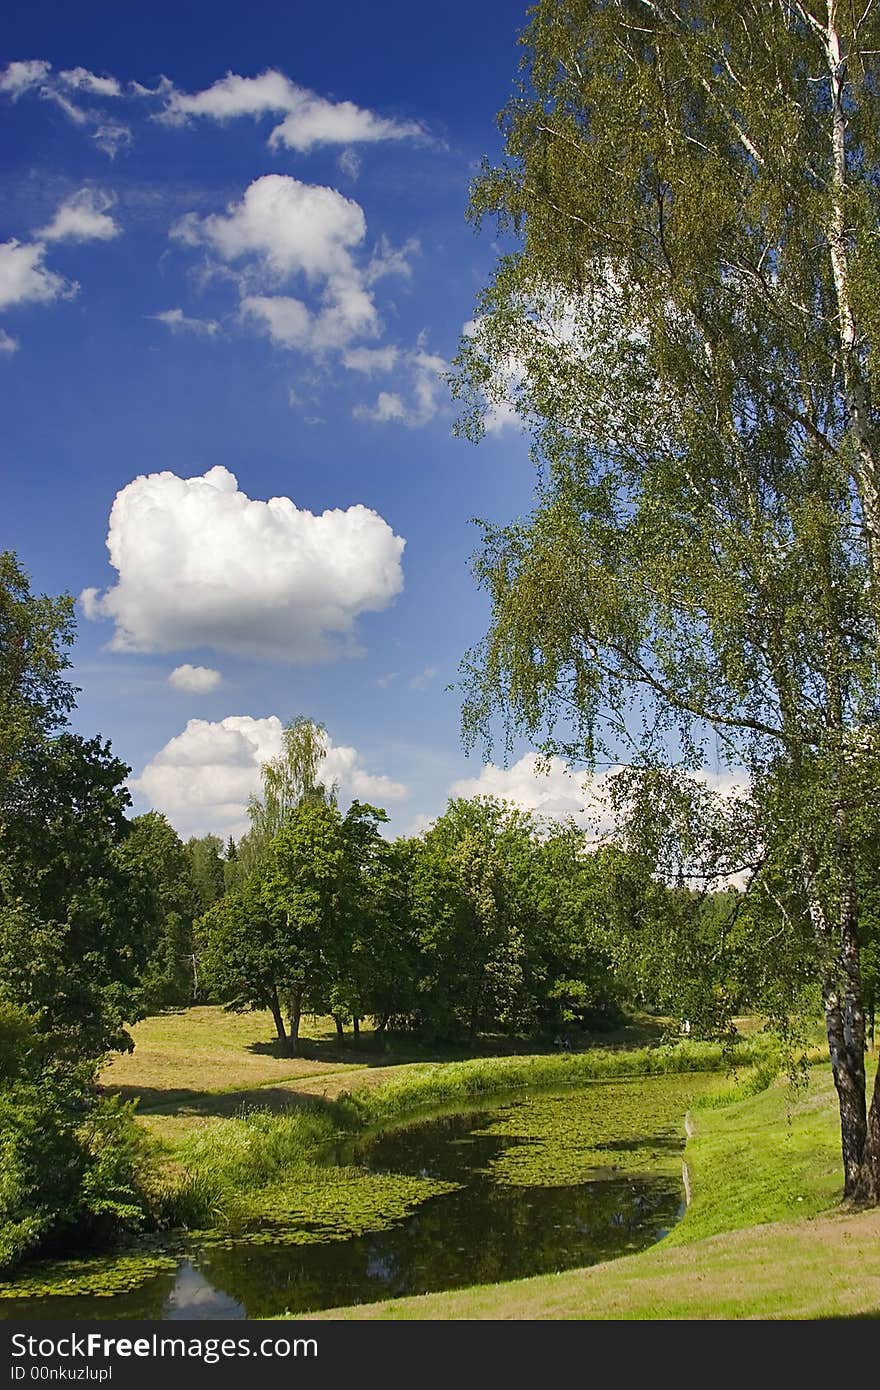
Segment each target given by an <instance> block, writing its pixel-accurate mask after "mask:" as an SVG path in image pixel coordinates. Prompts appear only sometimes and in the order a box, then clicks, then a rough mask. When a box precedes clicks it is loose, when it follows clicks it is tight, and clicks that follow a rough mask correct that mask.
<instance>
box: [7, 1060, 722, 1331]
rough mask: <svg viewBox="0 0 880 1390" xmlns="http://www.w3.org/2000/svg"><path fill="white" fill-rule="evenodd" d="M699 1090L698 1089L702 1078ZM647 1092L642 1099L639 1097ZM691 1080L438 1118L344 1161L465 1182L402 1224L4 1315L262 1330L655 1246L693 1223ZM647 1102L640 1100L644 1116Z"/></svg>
mask: <svg viewBox="0 0 880 1390" xmlns="http://www.w3.org/2000/svg"><path fill="white" fill-rule="evenodd" d="M687 1084H688V1086H689V1087H690V1089H691V1092H692V1091H693V1089H695V1084H697V1078H690V1079H689V1081H688V1083H687ZM634 1087H637V1095H636V1094H635V1093H634V1090H633V1088H634ZM689 1098H690V1096H689V1095H688V1096H687V1097H685V1095H684V1094H683V1092H682V1079H681V1078H657V1079H656V1080H652V1081H644V1080H641V1081H639V1082H615V1083H613V1084H612V1083H592V1084H591V1085H589V1086H585V1087H581V1088H579V1089H578V1090H569V1091H567V1092H564V1093H562V1094H559V1095H547V1094H543V1095H540V1094H539V1095H531V1096H526V1097H522V1096H520V1097H519V1098H517V1099H515V1100H510V1101H507V1102H505V1103H504V1104H493V1106H492V1108H488V1107H487V1108H486V1109H484V1110H481V1111H479V1112H470V1113H467V1114H452V1115H441V1116H434V1117H433V1118H430V1119H426V1120H422V1121H420V1122H419V1123H414V1124H409V1125H406V1126H404V1127H401V1128H398V1129H394V1130H393V1131H390V1132H385V1133H382V1134H379V1135H377V1136H375V1137H373V1138H371V1139H368V1140H367V1141H365V1142H362V1143H361V1144H360V1145H359V1146H358V1147H356V1148H353V1149H351V1150H349V1151H347V1152H346V1153H344V1154H342V1153H341V1154H340V1158H341V1159H342V1160H343V1161H345V1162H347V1163H350V1162H354V1163H356V1164H357V1165H359V1166H361V1167H363V1168H366V1169H367V1170H370V1171H372V1172H383V1173H400V1174H410V1175H414V1176H420V1177H432V1178H438V1179H441V1180H443V1181H445V1182H452V1183H456V1184H458V1186H457V1187H456V1188H455V1190H453V1191H445V1192H443V1193H440V1194H439V1195H434V1196H431V1197H429V1198H428V1199H427V1200H426V1201H424V1202H422V1203H421V1205H420V1206H419V1207H418V1208H417V1209H416V1211H415V1212H414V1213H412V1214H411V1215H409V1216H407V1217H405V1218H404V1219H402V1220H401V1221H399V1222H398V1223H397V1224H395V1225H393V1226H391V1227H390V1229H384V1230H379V1231H372V1232H368V1233H367V1234H364V1235H358V1236H352V1237H351V1238H349V1239H344V1240H333V1241H327V1242H323V1243H313V1244H307V1245H298V1244H289V1243H284V1242H283V1241H280V1242H279V1243H277V1244H271V1243H270V1244H253V1243H251V1242H249V1241H248V1240H247V1239H246V1238H245V1239H231V1240H229V1241H224V1242H223V1244H222V1245H206V1246H204V1247H202V1248H199V1247H198V1246H195V1247H194V1248H193V1249H192V1250H191V1251H190V1252H189V1255H188V1258H186V1259H181V1260H180V1261H179V1263H178V1266H177V1269H176V1271H173V1272H172V1271H169V1272H168V1273H164V1274H160V1275H155V1276H153V1277H151V1278H150V1279H148V1280H146V1281H145V1282H144V1283H142V1284H141V1285H140V1287H139V1288H138V1289H137V1290H136V1291H135V1292H131V1293H125V1294H116V1295H113V1296H111V1297H96V1296H94V1295H89V1296H82V1295H80V1296H75V1297H42V1298H29V1299H18V1298H14V1299H9V1298H3V1299H0V1318H71V1317H73V1318H78V1317H82V1318H169V1319H174V1318H206V1319H207V1318H258V1317H267V1316H271V1315H272V1314H280V1313H284V1312H289V1313H292V1314H296V1313H302V1312H307V1311H311V1310H315V1309H318V1308H332V1307H337V1306H340V1305H343V1304H350V1303H359V1302H372V1301H375V1300H378V1299H385V1298H395V1297H398V1296H400V1295H403V1294H413V1293H426V1292H430V1291H433V1290H438V1289H452V1288H457V1287H461V1286H464V1285H468V1284H481V1283H492V1282H496V1281H498V1280H505V1279H515V1278H519V1277H522V1276H524V1275H529V1274H540V1273H545V1272H549V1271H552V1270H561V1269H568V1268H572V1267H577V1266H582V1265H588V1264H593V1263H595V1262H597V1261H599V1260H605V1259H609V1258H612V1257H613V1256H616V1255H623V1254H627V1253H630V1252H632V1251H635V1250H640V1249H643V1248H644V1247H645V1246H648V1245H651V1244H653V1243H654V1242H655V1241H657V1240H658V1239H660V1238H661V1236H662V1235H664V1234H665V1232H666V1231H667V1230H668V1229H669V1228H670V1226H672V1225H673V1224H674V1223H675V1222H676V1221H677V1220H678V1218H679V1217H680V1215H681V1214H682V1211H683V1192H682V1186H681V1157H680V1151H681V1149H682V1147H683V1144H684V1134H683V1130H682V1126H681V1117H682V1115H683V1112H684V1108H685V1106H686V1104H687V1100H688V1099H689ZM636 1100H637V1103H635V1102H636Z"/></svg>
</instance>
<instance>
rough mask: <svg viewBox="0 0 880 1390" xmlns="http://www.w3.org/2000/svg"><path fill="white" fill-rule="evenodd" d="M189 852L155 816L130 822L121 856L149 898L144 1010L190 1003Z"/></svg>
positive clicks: (192, 888) (193, 898)
mask: <svg viewBox="0 0 880 1390" xmlns="http://www.w3.org/2000/svg"><path fill="white" fill-rule="evenodd" d="M192 843H193V842H192V841H191V842H190V844H192ZM218 843H219V842H218ZM188 851H189V846H186V847H184V845H183V844H182V843H181V841H180V837H179V836H178V834H177V831H176V830H175V829H174V828H173V826H172V825H170V824H169V822H168V820H167V819H166V818H165V816H163V815H161V814H160V813H159V812H158V811H148V812H147V813H146V814H145V815H142V816H136V817H135V819H134V820H133V821H132V822H131V829H130V831H129V833H128V837H127V839H126V841H125V844H124V846H123V848H122V851H121V858H122V862H123V864H124V865H126V866H127V867H128V868H131V869H133V870H134V871H136V872H137V873H139V874H140V876H141V878H142V879H143V880H145V881H146V884H147V887H148V891H149V895H150V919H151V920H150V937H151V946H150V955H149V959H148V960H147V963H146V966H145V968H144V973H143V976H142V990H143V999H144V1003H145V1005H146V1007H147V1008H148V1009H161V1008H166V1007H168V1006H170V1005H175V1004H177V1005H180V1004H188V1003H190V1002H191V1000H192V998H193V994H194V985H195V981H194V973H193V972H194V965H195V947H194V944H193V928H192V924H193V916H194V915H195V911H196V904H197V902H198V898H197V893H198V887H197V884H194V882H193V877H194V876H193V873H192V857H191V855H190V853H189V852H188ZM221 873H222V866H221Z"/></svg>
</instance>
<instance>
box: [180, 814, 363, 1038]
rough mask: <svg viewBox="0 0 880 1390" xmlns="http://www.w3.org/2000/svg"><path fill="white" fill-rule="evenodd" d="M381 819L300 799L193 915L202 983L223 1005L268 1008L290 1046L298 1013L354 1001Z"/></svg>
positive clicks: (351, 1009) (358, 995) (350, 1009)
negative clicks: (247, 866)
mask: <svg viewBox="0 0 880 1390" xmlns="http://www.w3.org/2000/svg"><path fill="white" fill-rule="evenodd" d="M382 817H383V813H382V812H377V811H376V810H375V809H374V808H373V807H370V806H362V805H360V803H358V802H355V803H354V804H353V805H352V807H351V809H350V810H349V812H348V814H347V815H346V816H345V817H343V816H342V814H341V812H340V811H339V808H338V807H337V806H336V805H335V804H333V803H332V802H328V801H324V800H322V799H320V798H310V799H305V800H302V801H300V802H299V804H298V805H297V806H296V807H295V808H294V809H293V810H291V811H289V812H288V815H287V819H286V821H285V823H284V824H283V825H282V827H281V829H280V830H279V831H277V833H276V834H275V835H274V837H273V838H272V840H271V841H270V842H269V845H268V847H267V849H266V852H265V855H264V857H263V861H262V863H261V865H260V867H259V868H258V869H257V870H256V871H255V872H254V873H252V874H251V875H250V877H249V878H248V879H247V880H246V882H245V884H244V886H243V887H242V888H241V889H239V890H238V891H236V892H233V893H230V894H227V895H226V897H224V898H222V899H220V901H219V902H217V903H216V904H215V905H214V907H213V908H212V909H211V910H210V911H209V912H208V913H207V915H206V916H205V917H204V918H203V919H202V921H201V923H200V927H199V930H200V933H201V935H202V937H203V940H204V952H203V957H202V965H203V971H204V974H205V979H206V982H207V983H208V984H209V986H210V988H211V989H212V990H213V991H214V992H215V993H216V994H217V996H218V997H219V998H221V999H222V1000H223V1001H224V1003H226V1005H227V1007H229V1008H232V1009H244V1008H268V1009H270V1010H271V1011H272V1015H273V1018H274V1020H275V1028H276V1032H277V1034H278V1038H279V1040H280V1042H281V1044H282V1046H283V1047H284V1048H285V1050H290V1051H293V1052H296V1051H297V1049H298V1046H299V1027H300V1021H301V1018H302V1015H303V1012H304V1011H306V1010H308V1009H315V1010H318V1009H321V1010H323V1009H326V1008H328V1007H329V1008H333V1007H334V1006H335V1007H337V1008H342V1009H344V1010H345V1011H346V1012H347V1013H348V1014H349V1016H351V1015H353V1014H354V1013H355V1012H356V1010H357V1009H358V1008H361V1007H362V1002H361V1001H362V998H363V997H364V996H363V995H362V990H363V988H364V983H363V978H362V976H361V973H360V972H361V964H360V963H361V960H362V956H363V950H364V933H365V928H364V920H365V915H366V913H367V910H368V909H367V904H368V902H369V895H368V893H367V892H366V891H364V890H363V877H364V875H365V874H366V872H367V870H368V861H369V859H370V856H371V853H372V847H373V844H374V842H375V839H376V838H377V832H376V829H375V825H376V822H377V821H378V820H380V819H381V818H382ZM363 1006H364V1007H365V1003H364V1005H363ZM285 1015H286V1016H287V1026H285Z"/></svg>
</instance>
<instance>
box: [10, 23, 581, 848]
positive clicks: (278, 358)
mask: <svg viewBox="0 0 880 1390" xmlns="http://www.w3.org/2000/svg"><path fill="white" fill-rule="evenodd" d="M524 16H525V7H524V6H520V5H519V4H516V3H502V0H495V2H494V3H485V4H481V5H473V4H462V3H457V0H456V2H455V3H447V4H445V5H443V6H430V7H429V6H414V5H412V4H411V3H388V0H383V3H380V4H377V5H375V6H367V5H363V4H362V3H349V2H348V0H343V2H342V3H340V2H339V0H337V2H336V3H334V4H332V5H325V6H316V5H314V4H311V3H309V4H299V3H285V4H280V3H278V4H266V3H255V4H250V5H248V6H242V5H223V4H211V5H207V4H191V5H188V6H186V7H182V6H180V5H173V6H172V5H169V4H158V5H157V4H152V5H150V6H149V7H146V6H141V5H139V4H130V5H127V6H125V7H121V8H120V7H119V6H118V5H114V6H112V7H111V6H110V5H106V4H94V3H92V4H90V5H88V6H85V7H81V6H77V7H73V6H69V5H46V4H41V3H35V4H31V5H29V6H28V7H17V9H16V11H15V12H14V13H13V14H12V15H11V16H9V17H8V18H7V22H6V25H5V32H4V37H3V43H4V46H5V48H4V52H3V53H2V54H0V72H2V76H0V121H2V122H3V127H4V132H5V136H4V139H3V140H2V142H0V148H2V155H0V158H2V161H3V178H2V201H0V219H2V226H0V242H2V243H3V246H2V249H0V334H2V336H0V358H2V361H0V390H2V392H3V398H4V404H3V418H4V431H3V445H2V450H3V462H2V466H3V475H4V484H3V497H4V508H3V517H4V525H3V537H2V544H3V545H4V546H6V547H11V548H13V549H14V550H16V551H17V552H18V554H19V556H20V558H21V560H22V562H23V564H24V565H25V567H26V568H27V569H28V571H29V572H30V574H31V577H32V582H33V586H34V588H35V589H36V590H38V591H42V592H47V593H58V592H62V591H67V592H70V593H72V594H74V595H76V596H81V597H79V601H78V605H77V612H78V640H77V646H76V653H75V656H76V668H75V679H76V683H77V684H78V685H79V686H80V687H81V691H82V693H81V695H80V699H79V708H78V712H77V725H78V727H79V728H81V729H82V730H83V731H84V732H88V733H91V732H94V731H97V730H100V732H101V733H103V734H104V735H106V736H107V737H109V738H111V739H112V742H113V746H114V749H115V750H116V752H117V753H118V754H119V755H120V756H121V757H122V758H124V759H125V761H126V762H128V763H130V764H131V766H132V768H133V791H134V795H135V806H136V809H138V810H143V809H146V808H147V807H148V806H149V805H155V806H156V807H157V808H158V809H160V810H162V811H164V812H165V813H166V814H167V815H168V816H169V818H170V819H171V820H172V822H173V823H174V824H175V825H176V826H177V828H178V829H179V830H180V831H181V833H182V834H189V833H194V832H202V831H205V830H209V829H211V830H216V831H218V832H220V833H225V832H227V831H229V830H237V829H240V828H241V826H242V824H243V812H242V807H243V805H244V801H245V800H246V795H247V791H248V790H249V789H251V788H252V787H253V786H254V784H255V779H256V776H257V768H258V764H259V760H260V758H261V757H264V756H268V755H269V754H270V753H271V752H272V751H273V749H274V747H275V745H276V744H277V738H278V728H279V727H280V723H279V721H284V720H286V719H288V718H290V717H291V716H293V715H296V714H299V713H304V714H307V715H310V716H312V717H313V718H316V719H319V720H321V721H323V722H324V723H325V724H326V726H327V728H328V731H329V735H330V738H331V740H332V744H333V751H332V753H331V761H330V771H331V772H332V774H333V775H334V776H336V777H337V778H338V780H339V783H340V792H341V796H342V798H343V799H345V798H346V797H347V796H351V795H359V796H361V798H362V799H368V800H372V801H375V802H378V803H379V804H384V805H385V806H386V808H387V810H388V811H389V813H390V814H391V817H392V821H391V828H392V829H393V830H394V831H398V832H399V831H405V830H409V829H411V828H415V827H418V826H420V825H422V824H424V823H425V821H426V820H427V819H428V818H430V817H432V816H434V815H436V814H437V813H438V812H439V811H440V810H442V808H443V806H444V804H445V801H446V797H447V795H448V794H449V792H450V790H452V789H453V788H454V789H456V790H472V789H473V788H472V787H471V786H470V785H465V786H464V787H462V785H461V779H463V778H464V779H468V778H470V779H473V778H476V777H478V776H479V775H480V772H481V766H480V761H479V753H477V754H476V755H475V756H472V757H471V758H470V759H466V758H465V756H464V753H463V751H462V747H461V741H460V736H459V698H458V696H457V694H455V693H454V692H450V691H449V690H447V689H446V688H445V687H447V686H448V685H449V683H450V682H452V681H454V680H455V679H456V675H457V668H458V663H459V661H460V660H461V657H462V655H463V654H464V652H465V650H466V649H467V648H468V647H469V646H470V645H471V644H472V643H473V642H474V641H476V640H477V639H478V638H479V637H480V636H481V635H482V632H483V631H484V628H485V624H486V617H487V610H486V605H485V601H484V599H483V598H482V597H481V596H480V595H478V594H477V593H476V592H475V590H474V586H473V582H472V579H471V577H470V573H469V568H468V559H469V556H470V554H471V552H472V550H473V549H474V547H475V545H476V541H477V533H476V531H475V529H474V528H473V526H471V525H470V524H469V519H470V518H471V517H472V516H473V515H479V516H485V517H489V518H494V519H499V520H500V519H507V518H510V517H512V516H514V515H515V514H517V513H519V512H521V511H523V510H524V509H525V508H527V506H528V504H529V499H530V496H531V489H532V485H533V475H532V469H531V465H530V463H529V461H528V456H527V447H526V444H525V441H524V438H523V436H522V435H521V433H520V432H519V430H518V429H517V428H516V426H515V425H514V424H512V423H511V422H508V421H505V420H504V419H503V418H501V417H499V418H497V419H496V420H495V421H494V422H493V423H494V426H495V427H494V428H492V429H490V431H489V433H488V434H487V438H486V440H485V441H484V442H483V443H482V444H481V445H480V446H479V447H476V448H475V447H474V446H473V445H470V444H468V443H466V442H464V441H462V440H458V439H455V438H453V437H452V433H451V430H452V424H453V420H454V407H453V405H452V403H451V402H450V400H449V394H448V388H447V386H446V384H445V382H444V380H443V371H444V370H445V365H446V363H448V361H449V359H450V358H451V357H452V356H453V354H454V353H455V350H456V346H457V343H458V340H459V336H460V333H461V331H462V327H463V325H464V324H465V322H466V321H467V320H468V319H470V318H471V316H472V314H473V312H474V303H475V297H476V294H477V292H478V290H479V288H480V286H481V285H482V284H483V283H485V281H486V279H487V278H488V275H489V273H490V270H491V267H492V265H493V263H494V260H495V256H496V254H497V247H495V246H494V244H493V240H492V232H491V229H487V230H484V232H483V233H482V234H480V235H479V236H477V235H475V233H474V231H473V229H472V228H471V227H470V226H469V225H468V224H467V223H466V221H465V209H466V204H467V197H468V183H469V180H470V178H471V177H472V176H473V174H474V172H475V170H476V169H477V167H478V165H479V161H480V159H481V157H482V156H483V155H484V154H488V155H489V156H490V157H494V156H497V155H498V153H499V152H500V137H499V135H498V132H497V128H496V125H495V116H496V113H497V112H498V110H499V109H500V108H501V106H502V105H503V104H504V102H505V101H506V99H507V98H508V96H509V95H510V92H511V90H512V86H513V82H514V78H515V73H516V68H517V63H518V52H517V44H516V39H517V33H518V31H519V30H520V29H521V27H522V25H523V23H524ZM234 480H237V490H236V482H235V481H234ZM272 498H276V499H289V500H287V501H280V502H276V503H273V504H272V505H271V506H270V507H267V506H266V505H265V504H266V503H267V501H268V499H272ZM111 508H112V509H113V510H112V518H111ZM108 536H109V541H110V544H111V550H112V559H113V562H114V563H113V564H111V563H110V559H111V556H110V555H108V548H107V543H108ZM401 541H404V542H405V547H402V546H401ZM114 566H115V567H114ZM266 721H269V722H266ZM519 751H520V752H522V751H524V750H519ZM482 776H483V781H482V783H481V786H482V787H484V788H486V789H488V790H494V791H498V792H503V793H507V794H510V795H518V796H519V797H520V799H523V800H525V801H526V802H529V803H531V804H535V805H539V806H540V807H541V808H542V809H548V808H549V809H559V810H568V809H575V808H576V806H577V805H579V804H581V801H582V798H581V796H580V792H579V790H578V788H577V786H576V785H575V784H573V783H569V782H567V781H565V780H564V778H563V776H562V773H561V770H560V769H557V770H556V774H555V777H554V779H551V781H552V785H551V784H550V783H548V784H547V785H546V786H544V787H543V788H539V787H538V785H537V784H536V783H535V782H534V778H533V777H532V775H531V765H530V764H529V763H525V764H522V765H520V767H519V768H518V769H514V770H513V771H512V772H511V771H508V772H502V771H501V770H494V769H492V768H490V769H488V770H487V771H485V772H483V774H482Z"/></svg>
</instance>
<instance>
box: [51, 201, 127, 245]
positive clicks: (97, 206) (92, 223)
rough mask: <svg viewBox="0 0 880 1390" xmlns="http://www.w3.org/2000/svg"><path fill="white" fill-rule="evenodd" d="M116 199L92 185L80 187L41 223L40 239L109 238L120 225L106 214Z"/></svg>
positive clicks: (116, 231)
mask: <svg viewBox="0 0 880 1390" xmlns="http://www.w3.org/2000/svg"><path fill="white" fill-rule="evenodd" d="M114 201H115V199H113V198H111V197H110V196H109V194H106V193H99V192H98V191H97V190H95V189H91V188H82V189H80V191H79V192H78V193H74V194H72V195H71V197H69V198H66V199H65V200H64V202H63V203H62V204H61V206H60V207H59V208H58V210H57V212H56V213H55V216H54V217H53V218H52V221H51V222H49V223H48V225H47V226H45V227H41V228H40V230H39V231H38V232H37V236H38V237H40V238H41V239H42V240H43V241H111V240H112V239H113V237H117V236H119V234H120V232H121V230H122V228H121V227H120V226H119V225H118V223H116V222H114V220H113V218H112V217H110V216H108V209H109V208H111V207H112V206H113V204H114Z"/></svg>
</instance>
